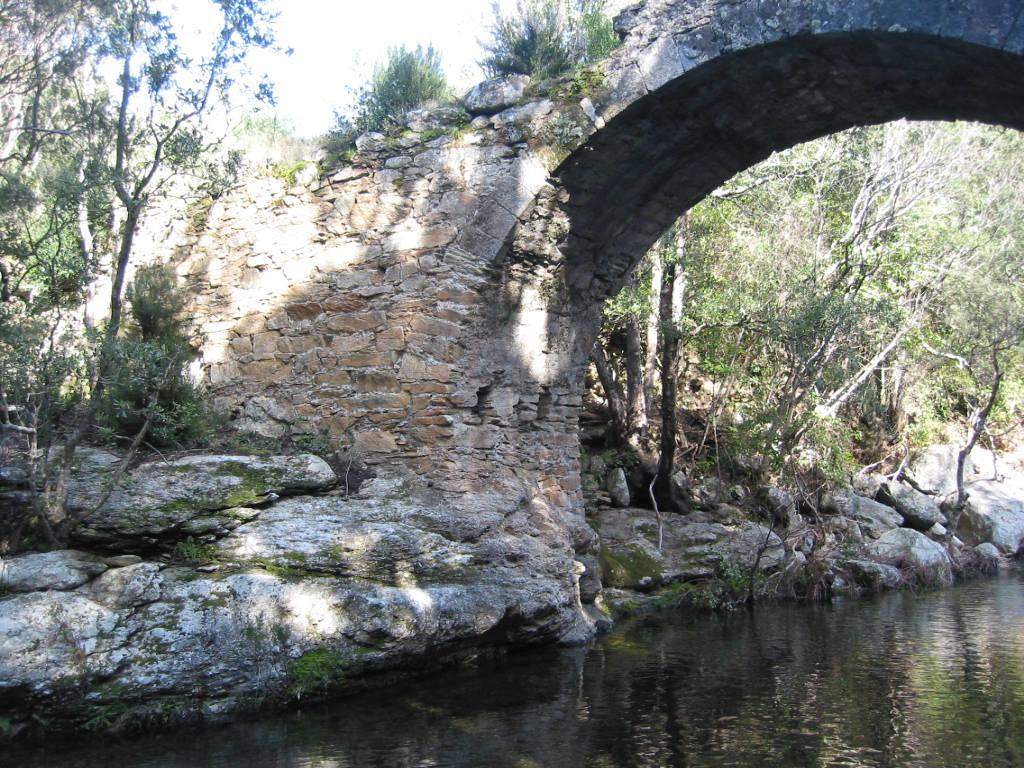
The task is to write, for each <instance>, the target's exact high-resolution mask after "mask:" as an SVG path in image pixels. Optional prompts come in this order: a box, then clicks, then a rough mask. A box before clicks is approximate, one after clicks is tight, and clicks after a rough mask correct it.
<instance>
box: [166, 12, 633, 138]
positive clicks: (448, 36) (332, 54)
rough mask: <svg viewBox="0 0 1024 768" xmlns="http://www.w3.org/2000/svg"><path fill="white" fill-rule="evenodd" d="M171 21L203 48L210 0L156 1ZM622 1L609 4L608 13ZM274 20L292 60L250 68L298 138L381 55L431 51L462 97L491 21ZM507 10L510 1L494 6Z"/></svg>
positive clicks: (459, 17)
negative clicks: (264, 77) (265, 82)
mask: <svg viewBox="0 0 1024 768" xmlns="http://www.w3.org/2000/svg"><path fill="white" fill-rule="evenodd" d="M157 1H158V3H160V4H161V5H163V6H164V7H165V9H166V10H167V11H168V12H169V14H170V15H171V17H172V18H173V19H174V21H175V24H176V26H178V27H179V29H180V31H181V39H182V40H183V42H186V45H188V43H189V42H193V43H194V44H197V43H198V41H199V40H201V39H204V38H205V39H206V44H205V46H204V45H202V44H199V47H197V49H196V51H197V54H198V53H199V52H200V51H202V50H204V48H205V49H208V46H209V36H210V35H212V34H215V33H216V30H217V28H218V26H219V25H218V16H217V12H216V10H215V7H214V6H213V4H212V3H211V2H210V1H209V0H157ZM627 2H628V0H609V1H608V2H607V4H606V8H607V10H608V12H609V13H612V14H613V13H614V12H615V9H618V8H621V7H623V6H624V5H626V4H627ZM268 4H269V6H270V7H271V8H272V9H273V10H274V11H276V12H277V13H278V19H277V24H276V31H277V40H278V43H279V45H280V47H281V48H282V49H288V48H291V49H292V50H293V53H292V55H291V56H285V55H284V54H272V53H269V52H266V51H257V52H255V54H254V55H253V56H252V57H251V65H252V68H253V69H254V70H255V71H257V72H259V71H262V72H266V73H267V74H268V75H269V76H270V78H271V80H272V81H273V82H274V83H275V93H276V96H277V101H278V112H279V116H280V117H281V118H282V119H283V120H284V121H285V122H286V123H287V124H289V125H290V127H291V128H292V129H293V130H294V131H295V132H296V133H298V134H299V135H301V136H314V135H318V134H321V133H324V132H325V131H326V130H327V129H328V128H329V127H330V126H331V124H332V123H333V118H334V109H335V108H338V107H341V108H344V107H348V106H351V105H352V104H353V103H354V100H355V99H354V94H355V91H356V90H357V89H358V88H359V87H361V86H362V85H363V84H365V83H366V81H367V80H368V79H369V78H370V75H371V74H372V73H373V68H374V65H375V64H377V63H379V62H381V61H382V60H383V59H384V58H385V57H386V56H387V51H388V48H391V47H397V46H400V45H405V46H407V47H415V46H416V45H419V44H422V45H424V46H425V45H428V44H432V45H433V46H434V47H435V48H436V49H437V50H438V51H440V53H441V56H442V59H443V63H444V66H445V70H446V72H447V74H448V79H449V81H450V82H451V83H452V85H453V86H454V87H455V89H456V90H457V91H460V92H464V91H467V90H469V88H471V87H472V86H473V85H475V84H476V83H478V82H479V81H480V80H482V79H483V73H482V72H481V71H480V68H479V66H478V65H477V63H476V62H477V59H479V58H480V56H481V51H480V45H479V43H480V41H482V40H484V39H486V38H487V35H488V29H489V27H490V23H491V20H492V19H493V11H492V5H493V4H492V0H268ZM498 5H499V7H501V8H502V9H504V10H505V11H506V13H508V12H510V11H512V10H513V9H514V8H515V5H516V0H498Z"/></svg>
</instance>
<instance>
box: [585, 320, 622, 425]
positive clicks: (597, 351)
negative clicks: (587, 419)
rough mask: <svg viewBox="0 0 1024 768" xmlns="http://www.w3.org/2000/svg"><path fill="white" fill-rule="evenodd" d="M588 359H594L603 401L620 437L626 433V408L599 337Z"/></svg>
mask: <svg viewBox="0 0 1024 768" xmlns="http://www.w3.org/2000/svg"><path fill="white" fill-rule="evenodd" d="M590 359H591V360H593V361H594V367H595V368H596V369H597V377H598V378H599V379H600V380H601V388H602V389H603V390H604V397H605V401H606V402H607V403H608V412H609V413H610V414H611V417H612V424H613V425H614V427H615V433H616V435H615V436H616V437H617V438H619V439H621V438H623V437H624V436H625V434H626V410H625V406H624V405H623V402H622V389H621V388H620V387H619V383H618V382H617V381H616V380H615V374H614V373H612V366H611V363H609V362H608V356H607V355H606V354H605V351H604V347H603V346H601V340H600V339H598V340H597V341H595V342H594V350H593V352H591V354H590Z"/></svg>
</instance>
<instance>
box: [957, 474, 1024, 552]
mask: <svg viewBox="0 0 1024 768" xmlns="http://www.w3.org/2000/svg"><path fill="white" fill-rule="evenodd" d="M958 533H959V534H960V536H961V538H963V540H964V541H966V542H967V543H968V544H981V543H983V542H990V543H992V544H994V545H995V546H996V547H998V549H999V550H1000V551H1001V552H1003V553H1004V554H1008V555H1012V554H1016V552H1017V550H1019V549H1020V547H1021V545H1022V544H1024V489H1021V488H1018V487H1015V485H1014V484H1011V483H997V482H976V483H974V484H972V485H971V487H970V495H969V496H968V498H967V505H966V507H965V508H964V510H963V512H962V513H961V515H960V522H959V526H958Z"/></svg>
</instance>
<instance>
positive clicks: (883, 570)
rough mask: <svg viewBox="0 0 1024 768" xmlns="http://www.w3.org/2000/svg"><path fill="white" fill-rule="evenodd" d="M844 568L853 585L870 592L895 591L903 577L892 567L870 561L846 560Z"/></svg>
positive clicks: (901, 582)
mask: <svg viewBox="0 0 1024 768" xmlns="http://www.w3.org/2000/svg"><path fill="white" fill-rule="evenodd" d="M846 566H847V568H849V570H850V575H851V576H852V577H853V581H854V583H856V584H857V585H858V586H860V587H864V588H866V589H870V590H872V591H878V590H882V589H897V588H898V587H899V586H900V585H902V584H903V575H902V574H901V573H900V571H899V569H898V568H896V567H894V566H892V565H886V564H885V563H876V562H873V561H871V560H848V561H847V563H846Z"/></svg>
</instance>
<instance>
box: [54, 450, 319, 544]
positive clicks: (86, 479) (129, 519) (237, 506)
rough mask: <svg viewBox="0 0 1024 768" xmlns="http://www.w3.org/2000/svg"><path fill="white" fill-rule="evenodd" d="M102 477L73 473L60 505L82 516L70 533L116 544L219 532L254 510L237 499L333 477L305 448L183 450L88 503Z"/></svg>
mask: <svg viewBox="0 0 1024 768" xmlns="http://www.w3.org/2000/svg"><path fill="white" fill-rule="evenodd" d="M104 479H105V475H102V474H91V473H85V472H81V471H79V472H76V473H75V475H74V477H73V482H72V483H71V486H70V491H69V494H68V508H69V510H70V511H71V513H72V514H74V515H77V516H79V517H81V518H82V523H81V524H80V525H79V526H78V527H77V528H76V529H75V532H74V536H75V538H76V539H77V540H79V541H83V542H90V543H97V544H102V545H105V546H110V547H116V548H122V549H123V548H137V547H138V546H139V545H140V544H144V545H148V546H152V545H154V544H160V543H166V542H168V541H173V540H175V539H183V538H186V537H188V536H194V537H195V536H198V537H202V536H213V537H216V536H223V535H225V534H226V533H227V532H228V531H230V530H233V529H234V528H237V527H238V526H239V525H241V524H242V523H243V522H246V521H247V520H249V519H251V518H252V517H253V516H254V515H256V514H258V513H257V512H255V511H254V510H251V509H248V508H246V507H245V505H250V504H258V503H261V502H264V501H268V500H272V499H273V498H276V496H277V495H279V494H287V493H296V492H299V491H308V490H317V489H325V488H328V487H330V486H331V485H333V484H334V482H335V480H336V478H335V475H334V471H333V470H332V469H331V468H330V466H329V465H328V464H327V462H325V461H324V460H323V459H321V458H319V457H318V456H314V455H312V454H303V455H298V456H271V457H262V456H191V457H187V458H183V459H177V460H175V461H170V462H162V461H156V462H151V463H148V464H143V465H142V466H140V467H138V468H137V469H135V470H133V471H132V472H131V473H130V474H129V476H128V477H127V478H126V479H125V480H124V481H122V483H120V484H119V486H118V487H117V488H115V489H114V491H113V492H112V493H111V494H110V496H109V498H107V500H106V501H105V502H104V503H103V504H102V506H100V507H99V509H96V507H97V505H99V504H100V502H101V501H102V499H103V496H104V494H105V493H106V485H105V482H104ZM94 510H95V511H94Z"/></svg>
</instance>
